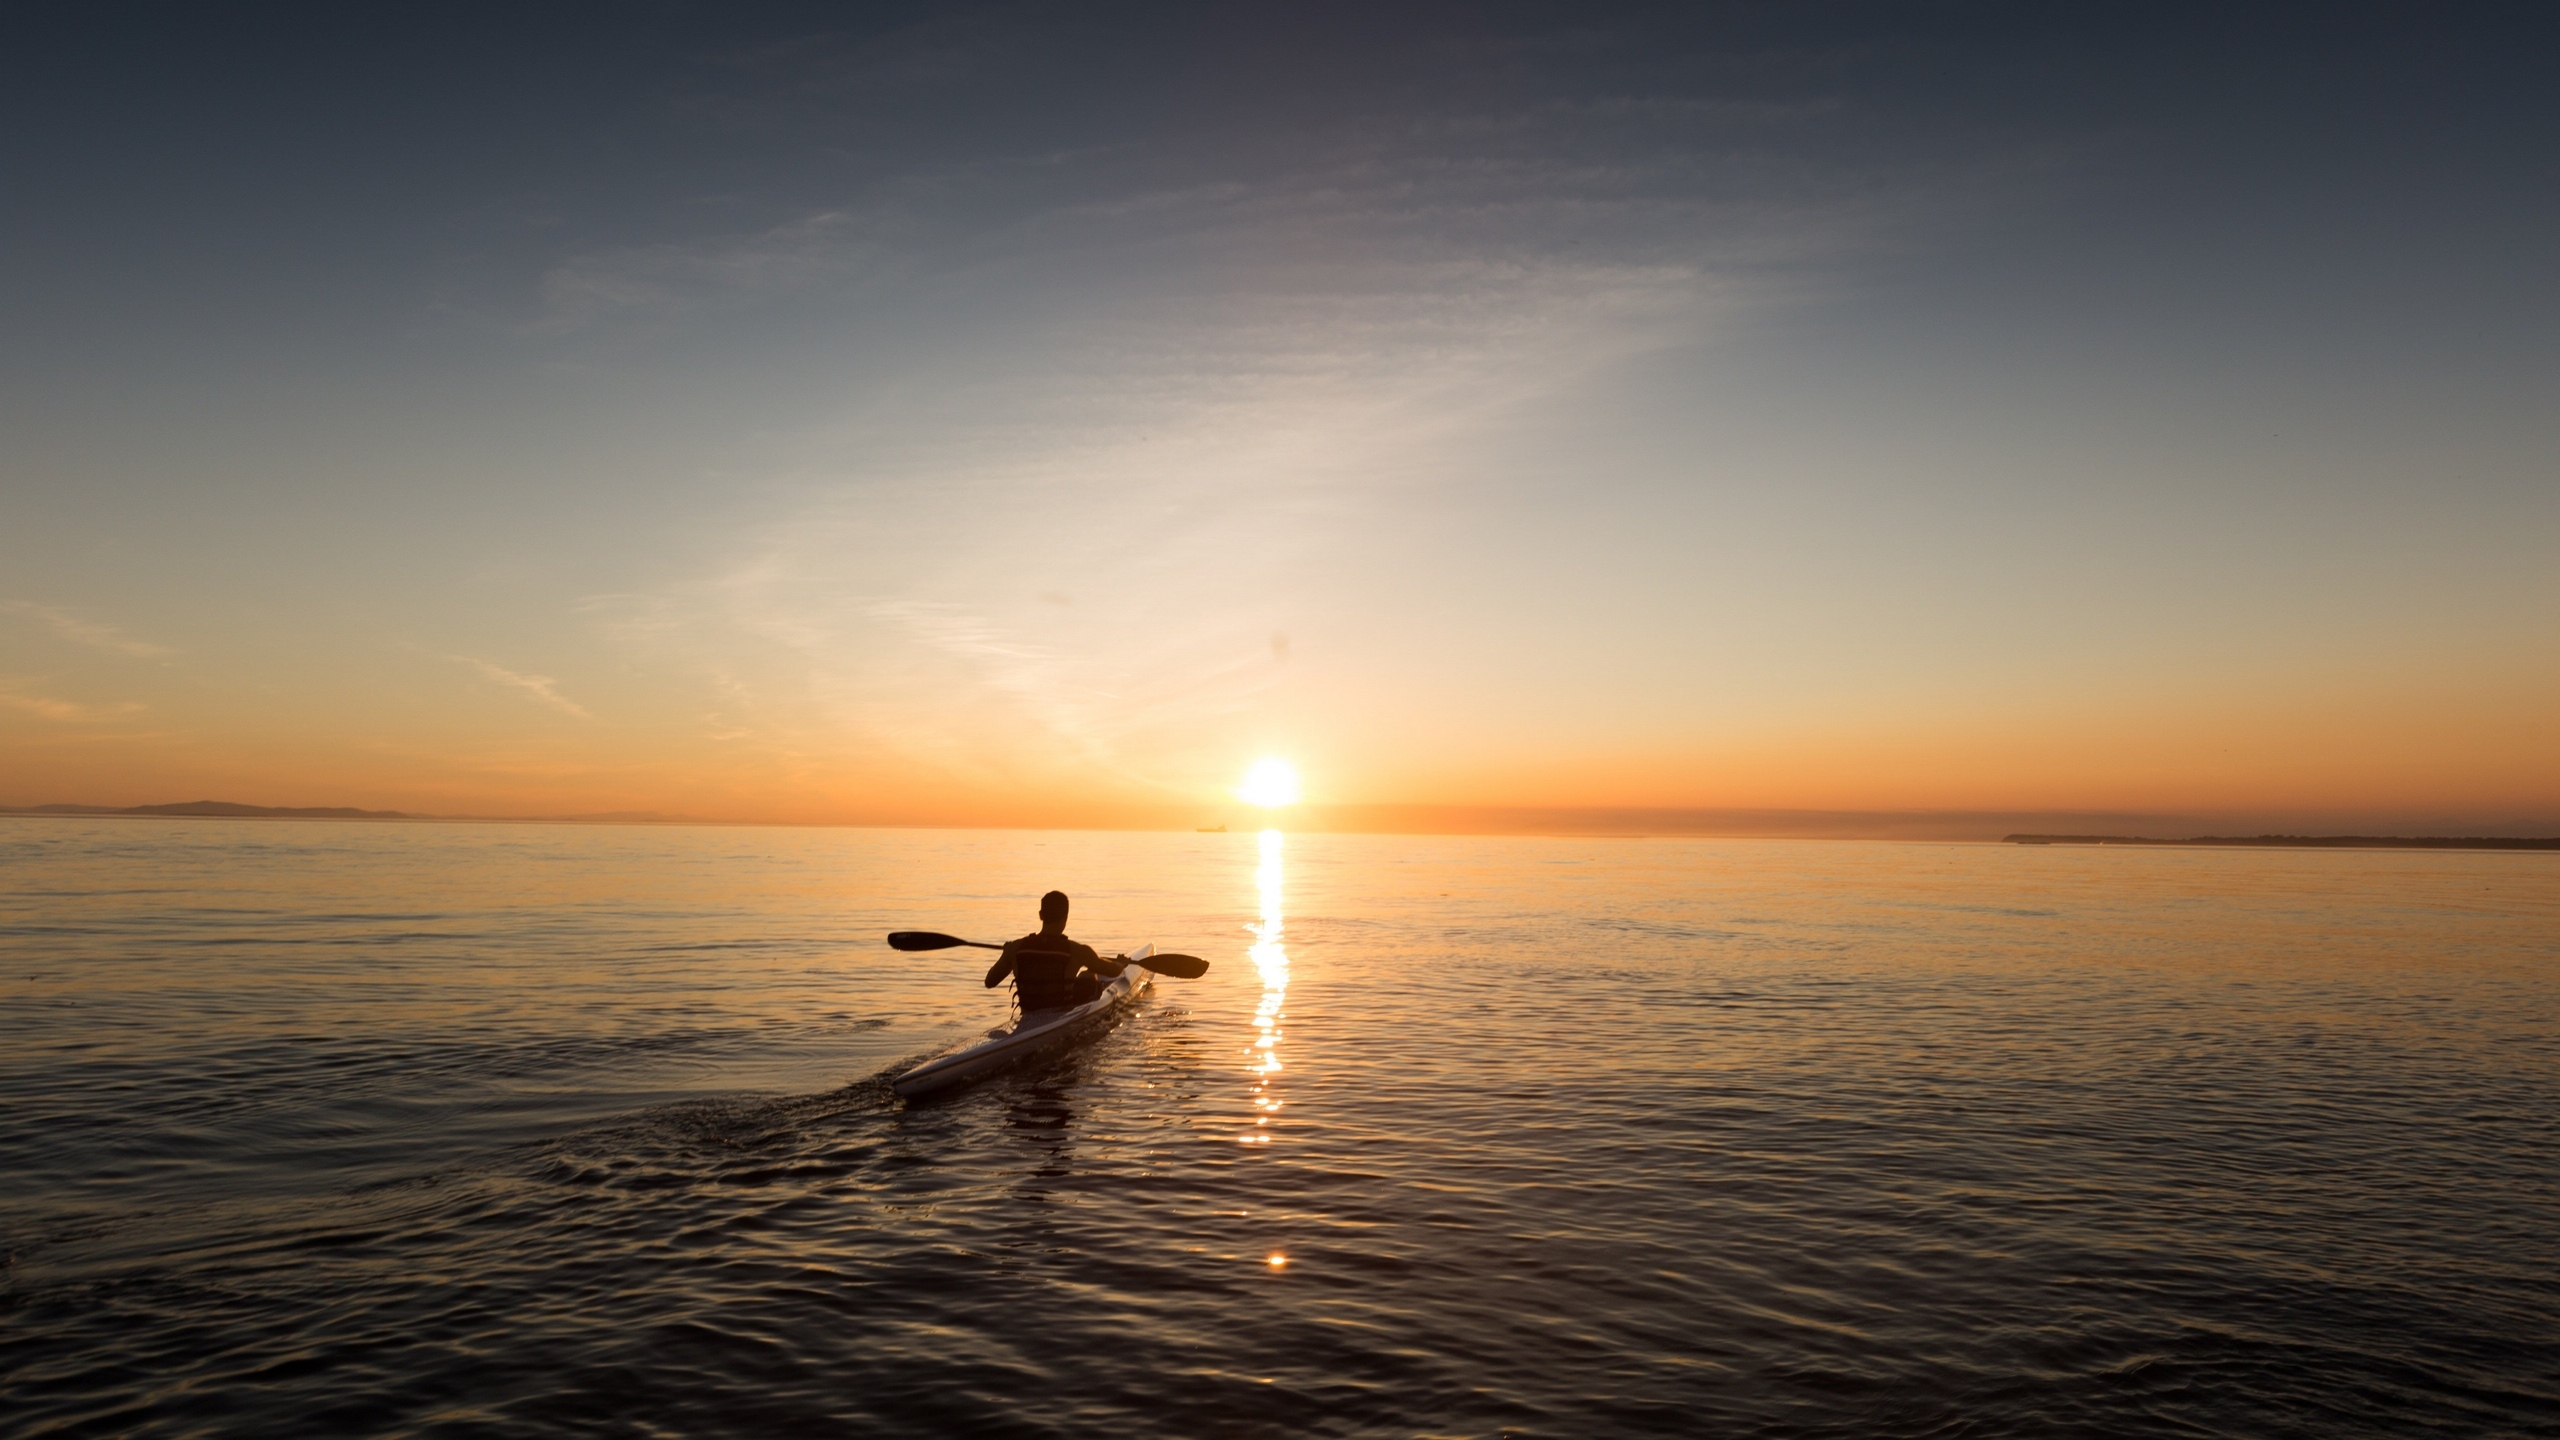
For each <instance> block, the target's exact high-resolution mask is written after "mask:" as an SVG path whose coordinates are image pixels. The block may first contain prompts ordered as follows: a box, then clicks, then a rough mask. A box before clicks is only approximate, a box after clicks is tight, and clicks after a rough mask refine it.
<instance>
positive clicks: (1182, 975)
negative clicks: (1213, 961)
mask: <svg viewBox="0 0 2560 1440" xmlns="http://www.w3.org/2000/svg"><path fill="white" fill-rule="evenodd" d="M1135 963H1137V964H1139V965H1143V966H1145V967H1146V968H1148V969H1150V970H1153V971H1154V972H1156V973H1157V974H1159V975H1170V976H1172V977H1173V978H1174V979H1176V980H1197V979H1199V978H1200V977H1201V976H1203V975H1206V974H1208V973H1209V962H1208V961H1206V960H1203V959H1201V958H1200V957H1199V956H1197V955H1150V956H1148V957H1147V958H1146V959H1144V960H1140V961H1137V962H1135Z"/></svg>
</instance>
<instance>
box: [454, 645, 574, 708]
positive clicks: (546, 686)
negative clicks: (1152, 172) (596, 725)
mask: <svg viewBox="0 0 2560 1440" xmlns="http://www.w3.org/2000/svg"><path fill="white" fill-rule="evenodd" d="M445 658H447V659H449V660H453V661H455V662H457V663H460V664H464V665H468V666H470V667H471V668H472V669H474V670H477V671H479V672H480V673H481V674H482V675H484V676H486V677H488V678H489V679H491V680H494V681H496V682H497V683H498V684H501V685H505V686H509V687H512V688H514V689H517V690H521V691H523V692H524V693H526V694H527V695H530V696H532V697H533V698H534V699H536V700H539V701H541V702H542V703H543V704H545V705H548V706H550V707H551V708H552V709H554V710H557V711H559V712H560V713H561V714H563V715H574V716H576V717H577V718H579V719H581V720H593V719H594V718H595V716H593V715H591V714H589V713H588V712H587V708H586V707H585V706H583V705H580V704H579V703H578V702H577V701H575V700H572V699H570V698H569V697H568V696H566V695H563V694H561V693H560V691H559V689H558V686H559V684H560V682H559V681H557V680H554V679H552V678H551V677H550V676H548V675H527V674H525V673H524V672H522V671H520V670H510V669H508V668H507V667H506V666H504V665H498V664H493V663H491V662H490V661H487V660H482V659H479V658H477V657H474V656H470V655H449V656H447V657H445Z"/></svg>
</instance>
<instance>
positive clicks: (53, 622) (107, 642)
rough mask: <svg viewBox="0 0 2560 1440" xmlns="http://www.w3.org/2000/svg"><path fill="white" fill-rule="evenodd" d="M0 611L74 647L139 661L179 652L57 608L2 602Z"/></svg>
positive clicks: (164, 658)
mask: <svg viewBox="0 0 2560 1440" xmlns="http://www.w3.org/2000/svg"><path fill="white" fill-rule="evenodd" d="M0 610H6V611H8V612H9V613H10V614H12V615H24V616H26V617H27V618H28V619H30V620H34V621H36V622H37V623H39V624H41V625H43V626H45V627H46V628H47V629H49V630H51V631H52V632H53V633H54V634H55V635H56V636H58V637H60V638H62V639H64V640H68V641H70V642H71V643H72V644H74V645H86V646H88V647H89V648H91V649H93V650H105V651H109V652H111V653H113V654H117V655H129V656H131V657H133V658H134V659H136V660H166V659H168V658H169V657H170V656H172V655H175V654H177V653H178V652H177V651H175V650H172V649H170V648H169V647H168V646H166V645H154V644H152V643H151V642H150V641H148V640H144V639H141V638H140V637H138V636H134V635H128V634H126V633H125V632H124V631H122V630H120V629H117V628H116V627H115V626H113V625H110V624H108V623H106V622H105V621H103V620H90V619H87V618H84V617H82V616H79V615H74V614H72V613H71V612H70V611H68V610H65V609H62V608H61V607H60V606H56V605H39V604H37V603H36V602H35V601H32V600H10V601H5V602H0Z"/></svg>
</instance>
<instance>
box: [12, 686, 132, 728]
mask: <svg viewBox="0 0 2560 1440" xmlns="http://www.w3.org/2000/svg"><path fill="white" fill-rule="evenodd" d="M0 705H5V706H7V707H8V708H10V709H12V710H17V711H21V712H23V713H25V714H29V715H34V716H37V717H39V718H42V719H46V720H52V721H56V722H58V723H60V724H64V725H102V724H105V723H106V722H108V721H111V720H122V719H124V718H126V717H127V716H130V715H135V714H139V713H140V712H141V711H142V709H143V706H142V704H141V702H140V701H135V700H122V701H117V702H115V703H113V704H108V705H84V704H82V703H80V702H79V701H77V700H58V699H55V698H54V697H52V696H50V695H23V694H19V693H16V692H14V691H9V690H0Z"/></svg>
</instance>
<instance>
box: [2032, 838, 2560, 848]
mask: <svg viewBox="0 0 2560 1440" xmlns="http://www.w3.org/2000/svg"><path fill="white" fill-rule="evenodd" d="M2001 838H2003V839H2005V840H2007V841H2008V842H2009V843H2010V844H2012V845H2250V846H2258V847H2261V848H2267V849H2279V850H2282V849H2291V850H2560V836H2545V837H2541V838H2538V839H2518V838H2511V837H2507V836H2500V835H2191V836H2188V837H2187V838H2186V839H2184V840H2164V839H2159V838H2157V837H2154V836H2150V835H2007V836H2003V837H2001Z"/></svg>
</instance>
